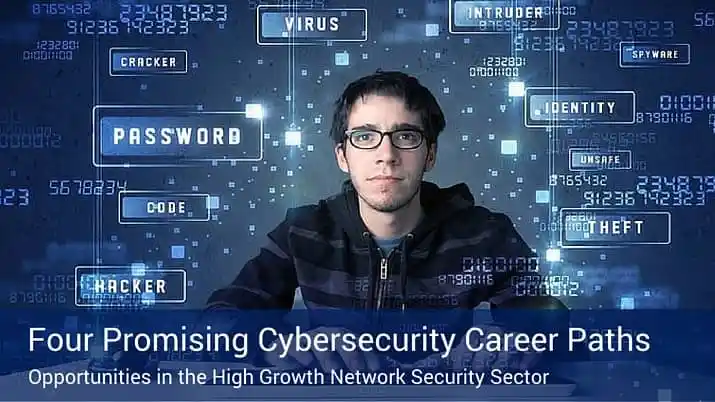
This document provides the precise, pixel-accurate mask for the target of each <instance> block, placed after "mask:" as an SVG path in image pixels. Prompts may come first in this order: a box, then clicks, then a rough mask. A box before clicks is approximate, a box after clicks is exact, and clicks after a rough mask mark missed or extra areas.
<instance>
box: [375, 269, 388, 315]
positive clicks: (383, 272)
mask: <svg viewBox="0 0 715 402" xmlns="http://www.w3.org/2000/svg"><path fill="white" fill-rule="evenodd" d="M388 258H389V256H388V257H383V258H382V259H381V260H380V279H379V280H378V285H377V300H376V301H375V310H379V309H380V307H382V298H383V295H384V293H385V284H386V283H387V273H388V269H387V268H388V267H387V261H388Z"/></svg>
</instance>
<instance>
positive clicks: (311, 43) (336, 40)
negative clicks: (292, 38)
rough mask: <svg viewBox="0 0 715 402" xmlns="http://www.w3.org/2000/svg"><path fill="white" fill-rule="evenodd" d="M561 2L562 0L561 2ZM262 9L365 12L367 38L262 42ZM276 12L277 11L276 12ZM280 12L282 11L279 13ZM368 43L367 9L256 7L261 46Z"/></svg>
mask: <svg viewBox="0 0 715 402" xmlns="http://www.w3.org/2000/svg"><path fill="white" fill-rule="evenodd" d="M559 1H561V0H559ZM261 8H273V9H281V8H283V9H286V8H287V9H288V10H289V11H293V9H306V10H318V11H363V12H364V13H365V29H364V31H365V37H364V38H360V39H316V40H315V41H314V42H270V43H268V42H261V28H262V27H263V25H262V24H261V22H260V20H261V12H260V10H261ZM274 12H276V11H274ZM278 12H280V11H278ZM367 41H368V33H367V8H320V9H315V8H313V7H311V6H309V5H296V6H284V5H280V4H259V5H258V6H257V7H256V44H257V45H259V46H315V45H323V44H325V43H327V42H336V43H338V42H339V43H360V42H367Z"/></svg>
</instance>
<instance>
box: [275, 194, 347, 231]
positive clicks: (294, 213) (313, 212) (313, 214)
mask: <svg viewBox="0 0 715 402" xmlns="http://www.w3.org/2000/svg"><path fill="white" fill-rule="evenodd" d="M285 223H286V224H287V225H288V226H290V227H297V228H302V229H307V230H315V231H320V232H323V231H325V230H326V229H327V230H329V229H330V228H331V227H333V226H334V225H335V221H334V219H333V217H332V214H331V212H330V210H329V209H328V207H327V204H326V203H325V200H321V201H319V202H317V203H315V204H304V205H300V206H296V207H292V208H289V209H288V211H287V212H286V218H285Z"/></svg>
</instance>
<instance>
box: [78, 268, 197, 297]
mask: <svg viewBox="0 0 715 402" xmlns="http://www.w3.org/2000/svg"><path fill="white" fill-rule="evenodd" d="M80 269H93V270H97V271H101V270H102V269H129V270H130V272H131V269H132V267H131V266H130V265H77V266H76V267H74V281H75V283H74V304H75V307H121V306H124V304H120V303H110V304H102V303H99V304H97V303H94V304H81V303H79V300H80V297H79V296H80V295H79V291H80V286H79V284H80V282H81V275H79V270H80ZM144 272H159V273H162V272H163V273H180V274H182V277H183V279H184V280H183V282H184V286H183V291H182V292H183V296H184V297H183V298H182V299H181V300H161V301H160V302H157V300H158V299H154V303H155V304H183V303H186V294H187V293H188V292H187V290H188V278H187V275H186V270H183V269H179V268H166V269H164V268H146V269H144ZM100 275H101V274H100Z"/></svg>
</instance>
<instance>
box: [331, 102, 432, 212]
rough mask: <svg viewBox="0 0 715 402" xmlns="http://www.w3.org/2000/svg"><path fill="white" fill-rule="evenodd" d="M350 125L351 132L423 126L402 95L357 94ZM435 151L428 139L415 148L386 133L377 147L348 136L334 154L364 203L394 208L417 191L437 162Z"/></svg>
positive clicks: (380, 209) (350, 116) (404, 137)
mask: <svg viewBox="0 0 715 402" xmlns="http://www.w3.org/2000/svg"><path fill="white" fill-rule="evenodd" d="M347 127H348V132H352V131H354V130H357V129H365V130H373V131H381V132H385V131H393V130H397V129H410V128H416V129H422V125H421V121H420V118H419V115H418V114H417V113H415V112H412V111H410V110H408V109H407V108H406V107H405V103H404V101H403V100H402V99H399V98H396V97H390V96H379V95H370V96H366V97H364V98H358V100H357V101H356V102H355V104H354V105H353V107H352V110H351V112H350V115H349V116H348V124H347ZM407 134H409V132H407ZM398 137H399V138H398ZM361 138H366V137H361ZM393 138H394V139H395V140H396V141H400V140H401V139H402V140H405V139H406V138H408V137H407V136H400V134H395V136H393ZM434 151H435V149H434V147H432V148H431V149H428V147H427V143H426V141H422V144H421V145H420V146H419V147H418V148H416V149H410V150H404V149H398V148H396V147H395V146H394V145H393V144H392V142H391V141H390V137H389V136H385V137H384V138H383V139H382V142H381V143H380V145H379V146H378V147H377V148H374V149H359V148H357V147H355V146H354V145H353V144H352V143H351V142H350V141H349V140H348V139H347V138H346V140H345V143H344V148H342V147H341V146H336V147H335V156H336V158H337V161H338V165H339V166H340V169H341V170H342V171H344V172H345V173H348V174H349V175H350V180H351V181H352V183H353V186H354V187H355V189H356V190H357V193H358V196H359V197H360V198H361V199H362V201H363V202H364V203H365V204H367V205H368V206H369V207H371V208H372V209H374V210H377V211H380V212H394V211H397V210H398V209H400V208H402V207H404V206H405V205H407V204H409V202H410V201H412V200H413V198H414V197H415V196H416V195H417V193H418V191H419V187H420V183H421V182H422V176H423V175H424V173H425V172H426V171H428V170H430V169H431V168H432V167H433V166H434V159H435V158H434V155H435V153H434Z"/></svg>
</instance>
